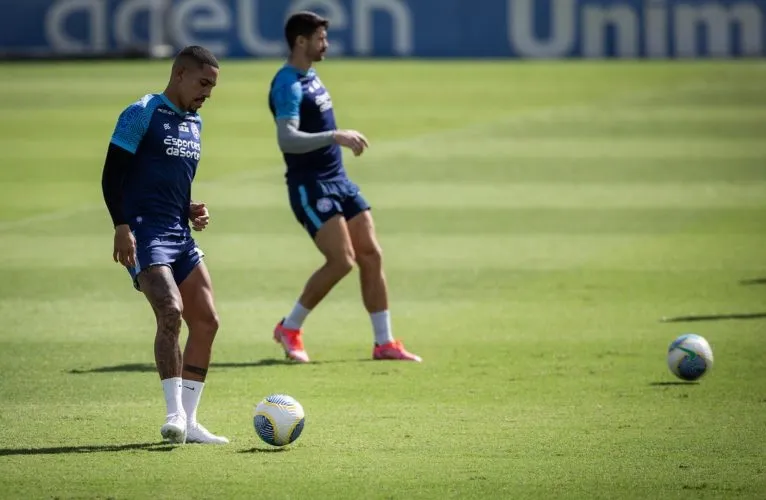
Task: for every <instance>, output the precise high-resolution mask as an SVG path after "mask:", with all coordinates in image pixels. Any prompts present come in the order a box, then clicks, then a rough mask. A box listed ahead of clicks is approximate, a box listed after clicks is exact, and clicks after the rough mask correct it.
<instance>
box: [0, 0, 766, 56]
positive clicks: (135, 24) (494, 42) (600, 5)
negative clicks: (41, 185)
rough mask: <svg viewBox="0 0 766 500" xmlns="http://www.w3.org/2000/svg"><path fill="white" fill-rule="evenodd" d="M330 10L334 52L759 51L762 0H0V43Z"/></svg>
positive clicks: (277, 45) (198, 26)
mask: <svg viewBox="0 0 766 500" xmlns="http://www.w3.org/2000/svg"><path fill="white" fill-rule="evenodd" d="M304 9H306V10H314V11H316V12H318V13H320V14H322V15H324V16H326V17H327V18H329V19H330V21H331V28H330V37H329V38H330V41H331V43H332V51H333V52H334V54H335V55H344V56H360V57H518V58H572V57H585V58H604V57H619V58H637V57H641V58H644V57H646V58H671V57H672V58H675V57H679V58H692V57H724V58H725V57H737V56H763V55H766V0H23V1H18V0H0V13H2V15H0V51H2V52H6V53H7V52H16V53H21V52H37V53H54V54H56V53H58V54H99V53H105V52H109V51H115V50H121V49H125V48H128V47H131V46H137V45H146V44H148V43H150V42H152V43H161V42H163V41H165V42H170V44H171V45H174V46H176V47H180V46H183V45H188V44H201V45H205V46H207V47H209V48H211V49H212V50H213V51H214V52H216V53H217V54H218V55H219V56H222V57H275V56H283V55H284V53H285V45H284V42H283V38H282V27H283V24H284V21H285V18H286V17H287V16H288V15H289V13H292V12H295V11H297V10H304Z"/></svg>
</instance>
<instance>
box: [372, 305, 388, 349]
mask: <svg viewBox="0 0 766 500" xmlns="http://www.w3.org/2000/svg"><path fill="white" fill-rule="evenodd" d="M370 319H371V320H372V329H373V331H374V332H375V343H376V344H378V345H383V344H388V343H389V342H393V341H394V337H393V335H392V334H391V314H390V313H389V312H388V311H387V310H386V311H380V312H376V313H372V314H370Z"/></svg>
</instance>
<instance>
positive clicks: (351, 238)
mask: <svg viewBox="0 0 766 500" xmlns="http://www.w3.org/2000/svg"><path fill="white" fill-rule="evenodd" d="M328 25H329V23H328V21H327V20H326V19H324V18H322V17H320V16H318V15H316V14H314V13H312V12H299V13H297V14H294V15H292V16H290V18H289V19H288V20H287V24H286V25H285V38H286V39H287V44H288V46H289V49H290V57H289V59H288V61H287V63H286V64H285V65H284V66H283V67H282V68H281V69H280V70H279V71H278V72H277V74H276V76H275V77H274V79H273V80H272V82H271V88H270V91H269V108H270V110H271V113H272V115H273V116H274V119H275V121H276V125H277V140H278V143H279V148H280V150H281V151H282V153H283V156H284V160H285V164H286V165H287V172H286V179H287V191H288V196H289V200H290V206H291V207H292V210H293V213H294V214H295V217H296V219H297V220H298V222H299V223H300V224H301V225H302V226H303V227H304V228H305V229H306V231H307V232H308V234H309V236H310V237H311V238H312V239H313V240H314V243H315V244H316V246H317V248H318V249H319V251H320V252H321V253H322V255H324V257H325V263H324V265H322V267H320V268H319V269H317V270H316V271H315V272H314V274H313V275H312V276H311V277H310V278H309V280H308V282H307V283H306V285H305V287H304V289H303V293H302V294H301V296H300V297H299V298H298V301H297V302H296V303H295V306H294V307H293V310H292V311H291V312H290V313H289V314H288V315H287V316H285V317H284V318H283V319H282V320H281V321H280V322H279V323H278V324H277V325H276V327H275V329H274V340H275V341H276V342H278V343H280V344H281V345H282V348H283V349H284V351H285V355H286V356H287V358H289V359H291V360H293V361H296V362H300V363H306V362H308V361H309V357H308V354H306V351H305V349H304V347H303V339H302V336H303V330H302V327H303V322H304V321H305V319H306V317H307V316H308V315H309V313H310V312H311V311H312V310H313V309H314V308H315V307H316V306H317V305H318V304H319V302H320V301H321V300H322V299H323V298H324V297H325V296H326V295H327V294H328V293H329V292H330V290H332V288H333V287H334V286H335V285H336V284H337V283H338V282H339V281H340V280H341V279H343V278H344V277H345V276H346V275H347V274H348V273H350V272H351V270H352V269H353V267H354V264H356V265H357V266H359V276H360V281H361V288H362V300H363V301H364V306H365V308H366V309H367V311H368V312H369V314H370V321H371V323H372V330H373V333H374V336H375V337H374V338H375V340H374V343H375V347H374V349H373V358H374V359H396V360H406V361H421V359H420V357H419V356H416V355H414V354H412V353H409V352H407V350H406V349H405V348H404V346H403V345H402V343H401V342H400V341H398V340H396V339H395V338H394V336H393V333H392V331H391V317H390V314H389V311H388V290H387V286H386V277H385V274H384V272H383V263H382V257H381V248H380V245H379V244H378V240H377V237H376V235H375V226H374V224H373V219H372V215H371V212H370V205H369V204H368V203H367V200H365V198H364V197H363V196H362V195H361V193H360V192H359V187H358V186H357V185H356V184H354V183H353V182H352V181H351V180H350V179H349V177H348V175H347V174H346V170H345V169H344V167H343V158H342V153H341V147H345V148H348V149H350V150H351V151H352V152H353V153H354V156H359V155H361V154H362V153H364V151H365V150H366V149H367V148H368V147H369V144H368V142H367V139H366V138H365V137H364V135H362V134H360V133H359V132H357V131H355V130H338V128H337V126H336V123H335V115H334V112H333V105H332V99H331V98H330V94H329V93H328V92H327V89H326V88H325V86H324V85H323V84H322V81H321V80H320V79H319V77H318V76H317V73H316V71H315V70H314V69H313V67H312V66H313V64H314V63H316V62H319V61H321V60H323V59H324V56H325V53H326V52H327V48H328V42H327V27H328Z"/></svg>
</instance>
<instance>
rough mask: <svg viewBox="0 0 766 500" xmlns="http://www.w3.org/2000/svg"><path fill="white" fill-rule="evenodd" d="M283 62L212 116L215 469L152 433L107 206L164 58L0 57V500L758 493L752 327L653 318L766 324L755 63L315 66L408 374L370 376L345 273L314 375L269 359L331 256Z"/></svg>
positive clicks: (759, 355) (764, 152)
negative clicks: (319, 248)
mask: <svg viewBox="0 0 766 500" xmlns="http://www.w3.org/2000/svg"><path fill="white" fill-rule="evenodd" d="M278 65H279V62H278V61H264V62H258V63H251V62H248V63H236V62H225V64H224V65H223V66H222V71H221V77H220V80H219V86H218V88H217V89H216V91H215V93H214V96H213V99H212V100H211V101H210V102H209V103H207V104H206V106H205V108H204V109H203V116H204V119H205V130H204V133H203V141H204V144H203V151H204V153H203V159H202V162H201V164H200V170H199V173H198V177H197V181H196V184H195V188H194V192H193V195H194V197H195V198H196V199H200V200H204V201H206V202H207V203H208V205H209V207H210V209H211V213H212V223H211V226H210V229H209V230H208V231H206V232H204V233H202V234H199V235H198V237H197V239H198V242H199V243H200V246H201V247H202V248H203V249H204V251H205V252H206V254H207V258H206V261H207V264H208V266H209V268H210V270H211V273H212V275H213V280H214V285H215V288H216V294H217V301H218V306H219V311H220V315H221V321H222V327H221V331H220V332H219V336H218V339H217V341H216V346H215V349H214V354H213V357H214V360H213V361H214V363H213V366H212V369H211V373H210V375H209V377H208V384H207V387H206V389H205V391H206V392H205V395H204V397H203V401H202V405H201V408H200V420H201V421H202V422H203V423H204V424H205V425H206V426H207V427H208V428H210V429H211V430H212V431H214V432H218V433H221V434H224V435H226V436H228V437H229V438H230V439H231V440H232V443H231V445H229V446H226V447H201V446H195V445H186V446H181V447H171V446H164V445H162V444H160V443H159V441H160V436H159V427H160V425H161V424H162V422H163V418H164V412H165V406H164V401H163V398H162V389H161V386H160V383H159V379H158V376H157V375H156V373H155V372H154V368H153V335H154V319H153V316H152V314H151V311H150V309H149V306H148V305H147V304H146V303H145V300H144V298H143V296H142V295H140V294H138V293H136V292H135V291H134V290H133V289H132V287H131V284H130V280H129V277H128V275H127V273H126V272H125V271H124V270H123V269H121V268H120V267H119V266H118V265H116V264H114V263H113V262H112V261H111V246H112V230H111V225H110V221H109V219H108V215H107V213H106V209H105V208H104V206H103V202H102V200H101V193H100V189H101V188H100V176H101V167H102V162H103V156H104V153H105V150H106V145H107V143H108V140H109V137H110V134H111V132H112V129H113V127H114V123H115V120H116V117H117V115H118V113H119V112H120V111H121V109H122V108H123V107H124V106H126V105H127V104H129V103H130V102H132V101H134V100H135V99H137V98H138V97H140V96H141V95H143V94H145V93H147V92H150V91H160V90H162V89H163V88H164V84H165V82H166V78H167V75H168V70H169V69H168V64H167V63H166V62H161V63H146V62H136V63H125V64H105V63H93V64H40V65H36V64H23V65H4V66H2V71H0V87H1V88H2V89H3V94H4V95H3V99H2V101H1V102H0V116H2V125H0V127H1V128H0V165H2V167H1V168H0V277H1V278H2V279H1V280H0V497H2V498H24V499H28V498H115V499H122V498H260V497H263V498H275V499H276V498H295V499H302V498H365V499H366V498H396V499H410V498H445V497H451V498H587V499H595V498H610V499H611V498H652V499H656V498H663V499H666V498H684V499H686V498H727V499H729V498H766V458H765V456H766V455H765V454H766V437H765V436H764V430H766V362H765V361H764V359H765V355H766V349H764V339H766V318H764V317H762V318H753V319H720V320H717V321H714V320H709V321H698V322H686V323H684V322H680V323H667V322H661V321H660V320H661V318H663V317H665V316H678V315H725V314H751V315H752V314H757V313H761V314H764V315H766V254H765V253H764V248H766V93H764V91H763V81H764V79H765V78H766V64H765V63H762V62H742V63H735V62H719V63H691V62H688V63H574V62H572V63H532V62H525V63H512V62H486V63H478V62H477V63H468V62H460V63H458V62H440V63H427V62H422V61H418V62H369V61H358V62H349V61H328V62H326V63H323V65H322V66H321V67H320V74H321V76H322V80H323V82H324V83H325V84H326V85H327V86H328V87H329V88H330V91H331V93H332V95H333V100H334V104H335V111H336V116H337V118H338V120H339V123H340V125H341V126H342V127H348V128H356V129H359V130H361V131H363V132H365V133H366V135H367V136H368V138H369V139H370V140H371V143H372V147H371V148H370V150H369V151H368V152H367V153H366V154H365V155H364V156H363V157H361V158H349V157H348V156H347V167H348V170H349V172H350V173H351V175H352V176H353V178H354V179H355V180H356V181H357V182H358V183H359V184H360V185H361V186H362V188H363V193H364V194H365V195H366V196H367V198H368V199H369V200H370V201H371V202H372V204H373V206H374V207H375V209H374V214H375V217H376V220H377V224H378V230H379V233H380V240H381V242H382V244H383V247H384V251H385V257H386V265H387V273H388V277H389V283H390V287H391V293H392V313H393V318H394V330H395V334H396V335H397V336H398V337H400V338H402V339H403V340H404V341H405V343H406V344H407V346H408V347H409V348H410V349H411V350H413V351H414V352H416V353H418V354H420V355H422V356H423V357H424V360H425V361H424V363H423V364H422V365H414V364H401V363H392V362H371V361H368V359H369V358H370V355H371V347H372V333H371V328H370V324H369V319H368V317H367V316H366V313H365V312H364V310H363V308H362V305H361V299H360V297H359V293H358V284H357V279H356V277H355V276H351V277H349V278H348V279H347V280H346V281H345V282H343V283H342V284H341V285H340V286H339V288H337V289H336V290H334V291H333V293H332V294H331V295H330V297H329V298H328V300H327V301H326V302H325V303H324V304H322V305H321V306H320V308H319V309H317V310H316V311H315V312H314V314H313V315H312V316H311V317H310V318H309V320H308V322H307V325H306V327H307V333H306V345H307V349H308V350H309V353H310V354H311V355H312V358H313V359H314V360H316V362H315V363H313V364H311V365H307V366H290V365H285V364H282V363H281V359H282V355H281V351H280V350H279V348H278V347H277V346H276V345H275V344H274V343H273V342H272V341H271V329H272V327H273V325H274V323H275V322H276V321H277V320H279V319H280V318H281V316H282V315H284V314H285V313H286V312H287V311H288V310H289V308H290V307H291V306H292V304H293V302H294V300H295V298H296V297H297V294H298V293H299V291H300V289H301V287H302V286H303V283H304V280H305V279H306V277H307V276H308V275H309V273H310V272H311V271H312V270H313V269H314V268H315V267H316V266H317V265H318V264H319V263H320V260H319V256H318V254H317V253H316V251H315V250H314V248H313V247H312V245H311V243H310V241H309V239H308V238H307V236H306V235H305V234H304V232H303V230H302V228H301V227H299V226H298V224H297V223H295V221H294V219H293V216H292V214H291V212H290V211H289V207H288V205H287V200H286V192H285V188H284V185H283V166H282V164H281V158H280V156H279V153H278V150H277V148H276V145H275V139H274V131H273V124H272V121H271V118H270V115H269V113H268V110H267V107H266V92H267V87H268V84H269V80H270V78H271V76H272V75H273V73H274V71H275V69H276V68H277V67H278ZM372 97H374V100H371V98H372ZM685 332H695V333H698V334H701V335H703V336H705V337H706V338H707V339H708V340H709V341H710V343H711V345H712V347H713V350H714V353H715V356H716V358H715V362H716V364H715V366H714V367H713V370H712V371H711V372H710V373H709V374H707V375H706V376H705V377H704V378H703V379H702V380H701V381H700V383H698V384H677V383H675V379H674V377H673V376H672V374H670V372H669V371H668V369H667V366H666V364H665V354H666V349H667V346H668V344H669V343H670V342H671V341H672V340H673V338H675V337H676V336H677V335H679V334H681V333H685ZM184 335H185V334H184ZM275 392H284V393H287V394H290V395H292V396H294V397H296V398H297V399H298V400H299V401H301V402H302V403H303V405H304V407H305V409H306V412H307V423H306V428H305V431H304V433H303V435H302V436H301V438H300V439H299V441H297V442H296V443H294V444H293V445H291V446H290V447H288V448H286V449H283V450H280V451H281V452H279V453H270V452H269V451H273V450H270V449H269V447H268V446H267V445H265V444H263V443H262V442H260V441H259V440H258V438H257V436H256V435H255V433H254V431H253V427H252V411H253V407H254V405H255V404H256V403H257V402H258V401H259V400H260V399H261V398H262V397H264V396H266V395H268V394H271V393H275Z"/></svg>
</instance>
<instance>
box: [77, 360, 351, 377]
mask: <svg viewBox="0 0 766 500" xmlns="http://www.w3.org/2000/svg"><path fill="white" fill-rule="evenodd" d="M358 361H362V360H356V359H331V360H327V361H312V362H311V364H312V365H322V364H331V363H355V362H358ZM299 364H301V363H295V362H293V361H288V360H286V359H274V358H267V359H261V360H258V361H248V362H233V363H210V368H256V367H259V366H280V365H299ZM156 371H157V367H156V366H155V365H154V364H153V363H124V364H121V365H112V366H99V367H96V368H88V369H77V368H74V369H72V370H69V373H72V374H75V375H79V374H82V373H116V372H128V373H131V372H132V373H153V372H156Z"/></svg>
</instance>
